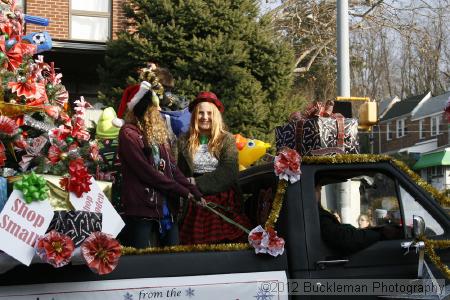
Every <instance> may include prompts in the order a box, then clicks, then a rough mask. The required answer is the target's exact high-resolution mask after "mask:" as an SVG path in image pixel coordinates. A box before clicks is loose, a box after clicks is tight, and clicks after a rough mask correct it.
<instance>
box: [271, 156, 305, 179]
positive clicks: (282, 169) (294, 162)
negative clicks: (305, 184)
mask: <svg viewBox="0 0 450 300" xmlns="http://www.w3.org/2000/svg"><path fill="white" fill-rule="evenodd" d="M300 161H301V157H300V155H299V154H298V152H297V151H295V150H293V149H290V148H283V149H281V150H280V152H279V153H278V155H277V156H276V157H275V160H274V171H275V174H276V175H277V176H278V177H279V178H280V180H287V181H290V182H291V183H294V182H296V181H299V180H300V174H301V171H300Z"/></svg>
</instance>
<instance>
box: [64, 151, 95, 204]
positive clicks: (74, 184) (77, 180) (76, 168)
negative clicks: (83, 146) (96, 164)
mask: <svg viewBox="0 0 450 300" xmlns="http://www.w3.org/2000/svg"><path fill="white" fill-rule="evenodd" d="M91 177H92V176H91V175H89V174H88V172H87V168H86V167H85V166H84V161H83V159H81V158H78V159H75V160H72V161H71V162H70V163H69V177H64V178H63V179H61V180H60V182H59V184H60V185H61V186H62V187H64V188H65V189H66V190H67V191H69V192H73V193H75V195H77V197H78V198H80V197H81V196H82V195H83V193H85V192H89V191H90V190H91V187H90V185H91V182H90V180H91Z"/></svg>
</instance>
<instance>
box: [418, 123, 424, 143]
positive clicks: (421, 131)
mask: <svg viewBox="0 0 450 300" xmlns="http://www.w3.org/2000/svg"><path fill="white" fill-rule="evenodd" d="M424 121H425V120H424V119H421V120H419V139H424V138H425V133H424V132H423V130H424V128H423V124H424Z"/></svg>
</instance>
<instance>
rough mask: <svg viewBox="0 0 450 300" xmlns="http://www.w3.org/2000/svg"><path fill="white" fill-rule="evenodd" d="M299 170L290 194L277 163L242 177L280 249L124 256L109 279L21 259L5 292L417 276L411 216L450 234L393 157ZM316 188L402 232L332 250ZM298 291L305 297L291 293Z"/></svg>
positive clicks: (320, 163)
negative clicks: (100, 284) (64, 285)
mask: <svg viewBox="0 0 450 300" xmlns="http://www.w3.org/2000/svg"><path fill="white" fill-rule="evenodd" d="M301 172H302V174H301V179H300V181H297V182H295V183H293V184H288V185H287V188H286V190H285V191H280V190H278V189H280V187H281V186H282V185H280V184H279V183H280V181H279V179H278V178H277V177H276V175H275V174H274V171H273V164H272V163H267V164H263V165H258V166H255V167H252V168H249V169H247V170H245V171H242V172H241V174H240V181H239V183H240V188H241V192H242V198H243V200H244V208H245V212H246V214H247V215H248V216H249V218H250V219H251V220H252V222H253V223H254V225H255V226H256V225H257V224H261V225H264V224H265V223H266V221H267V220H268V219H269V218H274V216H275V219H277V222H276V226H275V229H276V230H277V232H278V236H280V237H283V238H284V239H285V241H286V244H285V252H284V254H283V255H281V256H278V257H271V256H269V255H263V254H258V255H256V254H255V251H254V249H252V248H251V247H249V246H248V245H246V244H224V245H209V246H205V245H197V246H192V247H178V248H177V247H175V248H172V249H154V250H149V251H147V252H145V251H144V252H142V253H138V252H136V253H132V255H124V256H122V257H121V259H120V262H119V265H118V266H117V268H116V270H114V271H113V272H112V273H110V274H108V275H105V276H98V275H96V274H94V273H92V272H90V270H89V269H88V268H87V267H86V266H85V265H69V266H65V267H63V268H60V269H54V268H53V267H51V266H50V265H46V264H32V265H31V266H30V267H26V266H23V265H21V266H16V267H15V268H13V269H11V270H9V271H7V272H5V273H3V274H1V275H0V296H1V295H2V287H1V286H3V287H8V286H9V287H11V286H12V285H28V284H41V283H58V282H59V283H60V282H83V281H98V280H116V279H138V278H148V279H149V280H151V278H161V277H180V276H197V275H203V276H204V275H213V274H234V273H250V272H271V271H282V272H285V274H286V277H287V278H288V279H316V280H318V281H320V280H321V279H362V278H367V279H375V278H378V279H383V278H390V279H401V278H402V279H414V278H417V275H418V274H417V271H418V254H417V253H416V251H409V253H408V254H406V255H405V252H406V250H405V249H404V248H402V246H401V243H402V242H408V241H411V240H412V239H413V238H414V237H413V217H414V216H420V217H422V218H423V220H424V221H425V224H426V228H425V231H424V232H425V235H426V237H427V238H428V239H430V240H446V239H450V218H449V216H448V215H447V213H446V212H445V211H444V209H443V208H442V207H441V206H440V204H439V203H438V202H437V201H436V199H435V197H433V196H432V195H431V194H430V191H429V190H428V191H427V190H425V189H424V188H423V187H424V183H423V182H415V180H417V177H414V175H413V174H412V173H411V172H412V171H410V170H408V169H406V167H402V166H401V165H400V164H398V163H396V162H395V161H393V160H391V159H390V158H388V157H385V156H367V155H343V156H333V157H331V156H329V157H304V158H303V162H302V165H301ZM419 184H420V185H419ZM317 185H320V186H322V190H321V199H320V205H322V207H323V208H324V209H327V210H329V211H332V212H333V213H336V215H337V216H339V218H340V219H341V222H342V223H346V224H351V225H353V226H354V227H358V226H359V224H358V218H359V217H360V216H361V215H366V216H368V218H369V223H370V226H372V227H374V228H380V227H382V226H386V225H391V226H397V227H398V228H401V236H399V237H397V238H395V239H383V240H379V241H377V242H375V243H373V244H372V245H370V246H368V247H367V248H365V249H362V250H359V251H357V252H354V253H351V254H343V253H342V251H339V250H336V249H334V248H333V247H331V246H330V244H329V243H326V242H325V241H324V240H323V239H322V237H321V230H320V220H319V202H318V199H317V197H316V195H315V191H316V186H317ZM421 186H422V187H421ZM425 187H426V185H425ZM277 190H278V194H280V193H281V196H282V197H281V200H282V202H281V203H280V204H281V205H280V207H278V204H277V203H276V202H274V199H276V198H277ZM277 209H279V210H278V211H277ZM437 254H438V255H439V256H440V257H441V259H442V261H443V262H444V263H448V262H450V251H449V250H448V249H444V250H441V251H437ZM429 265H430V266H431V265H432V264H431V263H430V264H429ZM434 271H436V272H437V273H435V274H438V275H439V276H442V274H440V273H438V271H437V270H436V269H434ZM441 278H443V276H442V277H441ZM297 297H300V296H299V295H293V296H290V298H292V299H297ZM0 298H1V297H0ZM364 298H366V297H364ZM61 299H63V298H61ZM302 299H304V296H302Z"/></svg>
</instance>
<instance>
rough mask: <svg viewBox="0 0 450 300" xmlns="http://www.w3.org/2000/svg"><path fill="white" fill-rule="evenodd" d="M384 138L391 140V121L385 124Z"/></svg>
mask: <svg viewBox="0 0 450 300" xmlns="http://www.w3.org/2000/svg"><path fill="white" fill-rule="evenodd" d="M386 140H387V141H390V140H392V130H391V123H387V124H386Z"/></svg>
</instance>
